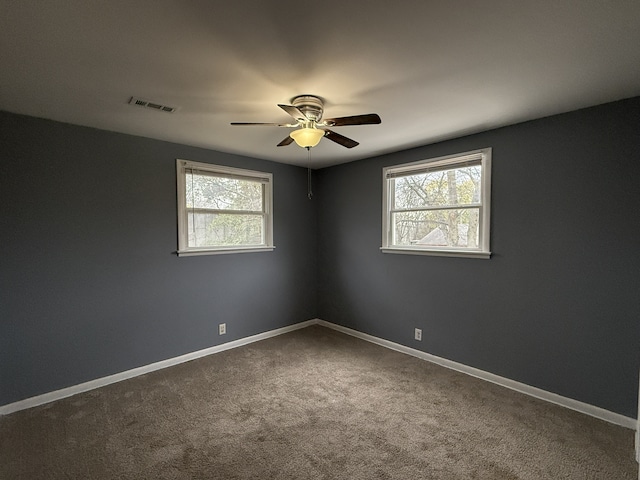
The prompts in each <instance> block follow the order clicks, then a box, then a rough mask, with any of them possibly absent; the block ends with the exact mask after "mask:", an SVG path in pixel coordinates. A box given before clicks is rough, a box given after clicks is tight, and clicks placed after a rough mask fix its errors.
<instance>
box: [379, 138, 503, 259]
mask: <svg viewBox="0 0 640 480" xmlns="http://www.w3.org/2000/svg"><path fill="white" fill-rule="evenodd" d="M490 175H491V149H483V150H478V151H475V152H468V153H464V154H460V155H453V156H447V157H440V158H435V159H431V160H425V161H420V162H414V163H410V164H404V165H398V166H395V167H387V168H385V169H384V170H383V181H384V210H383V217H384V218H383V225H384V232H383V239H382V250H383V251H391V252H394V253H395V252H399V253H423V254H431V255H457V256H473V257H483V258H488V257H489V256H490V250H489V213H490V208H489V204H490V185H491V183H490Z"/></svg>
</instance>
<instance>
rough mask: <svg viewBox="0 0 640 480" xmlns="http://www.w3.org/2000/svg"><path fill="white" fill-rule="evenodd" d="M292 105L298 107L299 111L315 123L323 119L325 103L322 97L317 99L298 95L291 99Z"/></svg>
mask: <svg viewBox="0 0 640 480" xmlns="http://www.w3.org/2000/svg"><path fill="white" fill-rule="evenodd" d="M291 104H292V105H293V106H294V107H297V108H298V110H300V111H301V112H302V113H304V115H305V116H306V117H307V118H308V119H309V120H312V121H313V122H319V121H320V120H321V119H322V113H323V110H324V102H323V101H322V99H321V98H320V97H316V96H315V95H298V96H297V97H293V98H292V99H291Z"/></svg>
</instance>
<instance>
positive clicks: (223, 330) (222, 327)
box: [218, 323, 227, 335]
mask: <svg viewBox="0 0 640 480" xmlns="http://www.w3.org/2000/svg"><path fill="white" fill-rule="evenodd" d="M225 333H227V324H226V323H221V324H220V325H218V335H224V334H225Z"/></svg>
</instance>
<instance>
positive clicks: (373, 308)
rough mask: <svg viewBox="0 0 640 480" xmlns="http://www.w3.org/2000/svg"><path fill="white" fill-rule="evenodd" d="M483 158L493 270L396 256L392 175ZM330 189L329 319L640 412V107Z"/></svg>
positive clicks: (325, 226) (322, 274) (373, 173)
mask: <svg viewBox="0 0 640 480" xmlns="http://www.w3.org/2000/svg"><path fill="white" fill-rule="evenodd" d="M484 147H492V148H493V168H492V174H493V178H492V217H491V220H492V229H491V249H492V251H493V256H492V258H491V259H490V260H479V259H464V258H443V257H429V256H416V255H396V254H383V253H381V252H380V251H379V247H380V245H381V228H382V226H381V223H382V201H381V195H382V167H384V166H388V165H396V164H400V163H405V162H411V161H416V160H420V159H426V158H432V157H437V156H441V155H446V154H453V153H460V152H465V151H469V150H474V149H478V148H484ZM317 190H318V195H317V200H318V202H319V204H318V225H319V227H318V235H319V253H318V265H319V271H318V288H319V290H318V316H319V317H320V318H322V319H324V320H327V321H329V322H334V323H337V324H340V325H344V326H347V327H351V328H354V329H356V330H359V331H362V332H366V333H369V334H372V335H375V336H378V337H382V338H385V339H388V340H391V341H394V342H397V343H400V344H403V345H408V346H410V347H413V348H417V349H419V350H423V351H425V352H429V353H432V354H435V355H438V356H441V357H444V358H447V359H450V360H454V361H457V362H461V363H463V364H466V365H470V366H473V367H477V368H480V369H482V370H486V371H489V372H492V373H495V374H498V375H502V376H504V377H507V378H510V379H514V380H517V381H520V382H524V383H526V384H529V385H533V386H536V387H539V388H542V389H544V390H547V391H550V392H555V393H558V394H560V395H564V396H567V397H570V398H574V399H577V400H580V401H583V402H586V403H589V404H592V405H597V406H600V407H602V408H605V409H608V410H610V411H613V412H617V413H620V414H623V415H627V416H629V417H635V416H636V412H637V406H636V405H637V395H638V368H639V353H640V348H639V347H640V275H639V272H640V252H639V249H640V221H639V220H638V218H639V216H640V212H638V207H640V98H635V99H630V100H626V101H622V102H617V103H613V104H607V105H604V106H599V107H595V108H590V109H586V110H581V111H577V112H572V113H568V114H564V115H559V116H554V117H549V118H544V119H541V120H537V121H532V122H527V123H523V124H519V125H515V126H510V127H506V128H502V129H498V130H493V131H489V132H486V133H482V134H478V135H473V136H468V137H464V138H459V139H456V140H452V141H447V142H443V143H439V144H435V145H430V146H426V147H422V148H417V149H412V150H408V151H403V152H400V153H396V154H390V155H385V156H382V157H378V158H373V159H368V160H364V161H359V162H354V163H350V164H346V165H341V166H336V167H332V168H328V169H324V170H321V171H320V172H319V178H318V188H317ZM414 327H419V328H422V331H423V341H422V342H417V341H415V340H413V329H414Z"/></svg>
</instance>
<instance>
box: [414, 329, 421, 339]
mask: <svg viewBox="0 0 640 480" xmlns="http://www.w3.org/2000/svg"><path fill="white" fill-rule="evenodd" d="M414 338H415V339H416V340H418V341H419V342H421V341H422V329H421V328H416V329H415V334H414Z"/></svg>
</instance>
